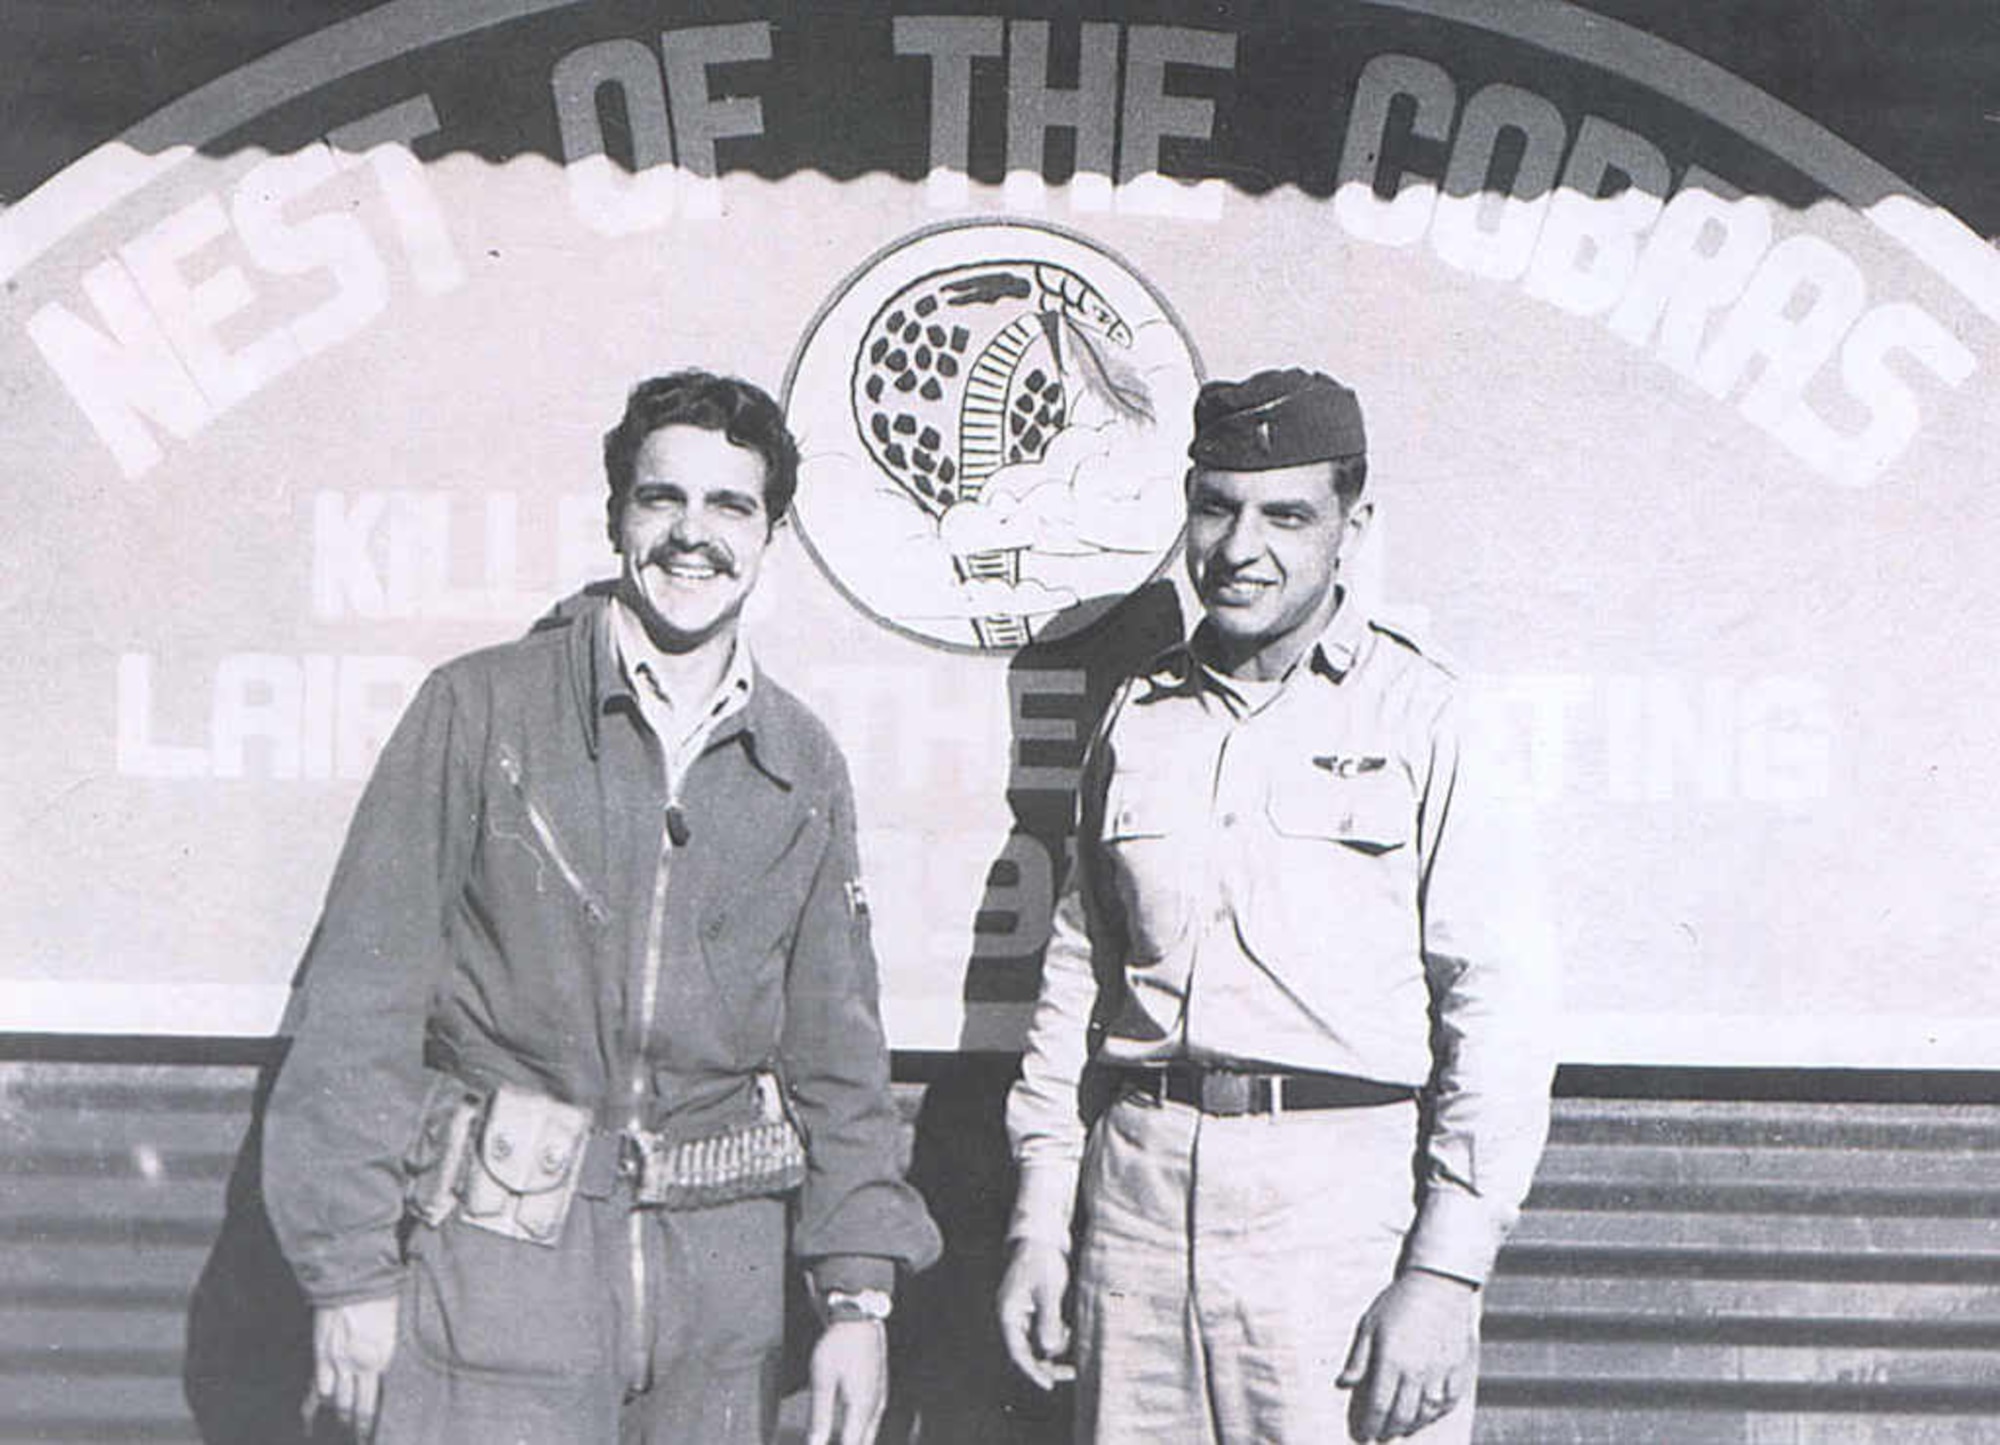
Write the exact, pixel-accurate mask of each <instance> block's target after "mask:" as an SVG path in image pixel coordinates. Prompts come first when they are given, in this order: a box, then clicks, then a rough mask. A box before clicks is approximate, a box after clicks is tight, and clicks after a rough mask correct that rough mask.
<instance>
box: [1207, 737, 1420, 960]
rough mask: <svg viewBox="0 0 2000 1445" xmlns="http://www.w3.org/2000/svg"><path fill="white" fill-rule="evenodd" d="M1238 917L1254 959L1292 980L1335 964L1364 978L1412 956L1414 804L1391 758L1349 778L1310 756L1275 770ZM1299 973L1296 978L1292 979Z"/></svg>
mask: <svg viewBox="0 0 2000 1445" xmlns="http://www.w3.org/2000/svg"><path fill="white" fill-rule="evenodd" d="M1264 822H1265V824H1266V826H1265V829H1264V830H1263V832H1262V836H1261V837H1260V838H1259V840H1258V845H1257V847H1256V848H1255V849H1254V851H1253V853H1252V854H1251V856H1249V857H1247V858H1246V859H1245V860H1244V862H1245V864H1246V865H1247V874H1248V877H1247V880H1246V884H1247V887H1246V891H1247V895H1248V899H1249V906H1248V907H1247V908H1246V909H1245V910H1244V911H1243V914H1242V915H1241V917H1240V918H1239V920H1238V922H1239V927H1240V930H1241V933H1242V937H1243V940H1244V942H1245V943H1246V944H1247V945H1249V947H1250V950H1251V952H1252V953H1254V954H1255V955H1256V956H1257V958H1258V959H1259V960H1260V961H1261V962H1263V963H1265V964H1266V965H1269V966H1279V967H1281V968H1283V969H1284V971H1285V973H1286V976H1287V978H1288V980H1289V981H1291V982H1292V983H1293V984H1294V986H1303V985H1304V984H1305V982H1306V978H1305V976H1304V975H1305V973H1306V972H1310V973H1312V974H1314V975H1315V976H1317V974H1318V973H1319V972H1320V971H1322V970H1324V969H1325V968H1326V967H1327V965H1328V964H1329V963H1331V964H1333V965H1334V973H1335V974H1337V975H1339V976H1342V977H1346V978H1348V979H1349V980H1350V981H1351V982H1355V983H1359V982H1361V980H1362V979H1363V978H1364V977H1365V976H1366V975H1367V973H1368V972H1369V971H1370V970H1371V969H1372V968H1373V967H1375V966H1379V965H1381V964H1383V963H1385V962H1386V961H1388V960H1390V959H1393V958H1398V957H1403V956H1414V955H1413V952H1412V950H1413V949H1414V946H1415V944H1414V940H1415V937H1416V912H1417V903H1416V853H1417V850H1416V848H1415V847H1414V846H1413V841H1414V838H1415V834H1416V800H1415V797H1414V795H1413V794H1412V792H1411V789H1410V784H1409V781H1408V779H1407V778H1406V776H1405V775H1404V773H1403V772H1402V771H1401V769H1400V768H1397V767H1396V766H1395V765H1394V764H1393V763H1391V764H1388V765H1385V766H1383V767H1380V768H1377V769H1375V770H1372V771H1369V772H1353V773H1349V774H1346V775H1342V774H1339V773H1336V772H1332V771H1329V770H1327V769H1325V768H1323V767H1320V766H1317V765H1316V764H1314V763H1313V762H1312V761H1311V760H1309V759H1300V760H1299V762H1298V763H1297V764H1296V765H1286V766H1281V767H1279V768H1277V769H1275V770H1274V772H1273V774H1272V776H1271V779H1270V784H1269V787H1268V790H1267V792H1266V794H1265V798H1264ZM1295 975H1296V976H1295Z"/></svg>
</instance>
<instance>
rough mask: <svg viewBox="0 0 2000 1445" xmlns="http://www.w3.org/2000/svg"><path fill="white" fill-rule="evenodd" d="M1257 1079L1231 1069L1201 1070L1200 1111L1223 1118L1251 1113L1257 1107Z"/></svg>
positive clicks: (1251, 1075)
mask: <svg viewBox="0 0 2000 1445" xmlns="http://www.w3.org/2000/svg"><path fill="white" fill-rule="evenodd" d="M1259 1077H1261V1076H1260V1075H1256V1074H1244V1073H1238V1072H1236V1071H1234V1070H1231V1069H1203V1070H1202V1071H1201V1111H1202V1112H1203V1113H1204V1114H1217V1115H1220V1116H1222V1117H1224V1118H1233V1117H1236V1116H1238V1115H1242V1114H1248V1113H1251V1112H1253V1111H1254V1110H1255V1109H1256V1107H1257V1102H1256V1099H1257V1096H1256V1088H1255V1086H1256V1083H1257V1080H1258V1079H1259Z"/></svg>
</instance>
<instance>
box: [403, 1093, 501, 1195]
mask: <svg viewBox="0 0 2000 1445" xmlns="http://www.w3.org/2000/svg"><path fill="white" fill-rule="evenodd" d="M484 1104H485V1099H484V1098H483V1097H482V1096H481V1095H480V1094H479V1093H477V1092H476V1091H474V1090H472V1089H469V1088H467V1087H466V1086H465V1085H464V1084H461V1083H460V1082H459V1081H458V1080H457V1079H454V1078H452V1077H450V1076H449V1075H445V1076H443V1077H440V1078H438V1079H435V1080H433V1081H432V1083H431V1089H430V1096H429V1097H428V1098H427V1099H425V1101H424V1109H423V1126H422V1128H421V1129H420V1130H419V1131H418V1133H417V1141H416V1144H415V1145H414V1146H413V1147H412V1148H411V1150H410V1153H409V1157H408V1160H407V1161H406V1162H407V1164H408V1166H409V1178H410V1184H409V1191H408V1196H407V1197H408V1201H409V1209H410V1213H412V1214H414V1215H416V1217H417V1218H419V1219H421V1220H422V1221H423V1222H424V1223H426V1224H428V1225H429V1226H430V1227H431V1228H433V1229H436V1228H437V1227H439V1226H440V1225H442V1224H443V1223H444V1222H445V1220H447V1219H449V1218H450V1217H451V1212H452V1211H453V1210H454V1209H456V1208H457V1207H458V1196H459V1191H460V1190H461V1189H463V1188H464V1187H465V1173H466V1165H467V1163H468V1161H469V1160H470V1159H471V1156H472V1143H473V1139H474V1137H475V1135H476V1134H477V1133H478V1129H479V1116H480V1112H481V1110H482V1107H483V1106H484Z"/></svg>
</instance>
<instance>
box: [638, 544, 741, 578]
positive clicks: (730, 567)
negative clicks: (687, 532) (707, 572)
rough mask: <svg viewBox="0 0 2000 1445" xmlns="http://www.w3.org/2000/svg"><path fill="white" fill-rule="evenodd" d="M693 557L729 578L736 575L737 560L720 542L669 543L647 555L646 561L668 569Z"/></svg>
mask: <svg viewBox="0 0 2000 1445" xmlns="http://www.w3.org/2000/svg"><path fill="white" fill-rule="evenodd" d="M687 557H693V558H695V559H697V560H699V561H702V562H706V563H707V564H708V565H709V566H711V567H713V568H714V569H715V570H716V571H718V572H721V573H723V574H725V575H727V576H732V577H733V576H735V575H736V558H735V556H734V554H732V553H731V552H730V550H729V549H728V548H727V547H724V546H723V545H721V544H720V543H719V542H694V543H681V542H673V541H667V542H662V543H660V544H659V545H658V546H656V547H654V548H653V549H652V550H650V551H649V552H647V553H646V561H647V563H648V564H649V565H651V566H655V567H666V566H669V565H671V564H672V563H674V562H678V561H680V560H681V559H683V558H687Z"/></svg>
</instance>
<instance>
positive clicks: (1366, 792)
mask: <svg viewBox="0 0 2000 1445" xmlns="http://www.w3.org/2000/svg"><path fill="white" fill-rule="evenodd" d="M1267 806H1268V811H1269V814H1270V818H1271V827H1272V828H1273V830H1275V831H1276V832H1278V833H1279V834H1282V835H1283V836H1285V837H1287V838H1318V839H1322V840H1325V841H1327V842H1332V843H1340V844H1343V845H1345V846H1346V847H1349V848H1352V849H1354V850H1356V851H1357V852H1362V853H1387V852H1389V851H1391V850H1392V849H1396V848H1400V847H1402V846H1403V845H1404V844H1406V843H1408V842H1409V841H1410V834H1411V832H1412V829H1413V825H1414V821H1415V819H1414V816H1413V815H1414V811H1415V810H1414V809H1413V807H1412V805H1411V798H1410V789H1409V785H1408V784H1407V783H1406V782H1405V781H1404V780H1403V776H1402V774H1401V773H1400V772H1398V771H1396V770H1395V769H1393V768H1391V767H1378V768H1376V769H1374V770H1372V771H1368V772H1356V773H1352V774H1349V775H1346V776H1342V775H1340V774H1338V773H1335V772H1332V771H1329V770H1327V769H1324V768H1321V767H1318V766H1314V765H1311V764H1308V765H1305V766H1302V767H1299V768H1296V769H1281V770H1280V772H1279V775H1278V776H1277V777H1275V778H1274V779H1273V780H1272V784H1271V795H1270V799H1269V802H1268V805H1267Z"/></svg>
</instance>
